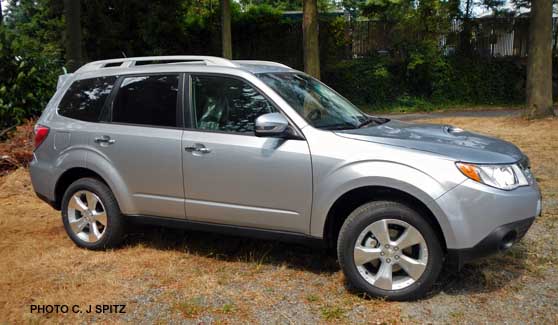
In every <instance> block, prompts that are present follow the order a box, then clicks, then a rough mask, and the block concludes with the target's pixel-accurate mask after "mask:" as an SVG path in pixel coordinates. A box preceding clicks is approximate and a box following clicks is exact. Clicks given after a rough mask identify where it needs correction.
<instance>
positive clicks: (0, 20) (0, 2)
mask: <svg viewBox="0 0 558 325" xmlns="http://www.w3.org/2000/svg"><path fill="white" fill-rule="evenodd" d="M3 22H4V15H3V14H2V1H0V25H2V23H3Z"/></svg>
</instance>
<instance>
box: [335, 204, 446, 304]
mask: <svg viewBox="0 0 558 325" xmlns="http://www.w3.org/2000/svg"><path fill="white" fill-rule="evenodd" d="M337 252H338V258H339V262H340V264H341V267H342V269H343V272H344V273H345V276H346V277H347V279H348V281H349V282H350V283H351V284H352V285H354V286H355V287H356V288H357V289H359V290H361V291H364V292H366V293H367V294H369V295H371V296H374V297H383V298H387V299H391V300H407V299H416V298H419V297H421V296H423V295H425V294H426V293H427V292H428V290H430V288H431V287H432V285H433V284H434V281H435V280H436V278H437V277H438V275H439V273H440V271H441V268H442V263H443V255H442V248H441V246H440V242H439V240H438V237H437V236H436V233H435V232H434V230H433V229H432V227H431V226H430V224H429V223H428V222H427V221H426V220H425V219H424V218H423V217H421V215H420V214H419V213H417V212H416V211H415V210H413V209H411V208H409V207H407V206H406V205H404V204H401V203H398V202H391V201H376V202H370V203H367V204H364V205H363V206H361V207H359V208H357V209H356V210H355V211H353V212H352V213H351V214H350V215H349V217H348V218H347V220H345V222H344V224H343V226H342V228H341V231H340V233H339V240H338V246H337Z"/></svg>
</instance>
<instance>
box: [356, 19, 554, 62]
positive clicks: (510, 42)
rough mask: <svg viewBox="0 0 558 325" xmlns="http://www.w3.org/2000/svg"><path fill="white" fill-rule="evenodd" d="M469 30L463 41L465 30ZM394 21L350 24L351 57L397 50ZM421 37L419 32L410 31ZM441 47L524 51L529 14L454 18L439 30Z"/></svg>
mask: <svg viewBox="0 0 558 325" xmlns="http://www.w3.org/2000/svg"><path fill="white" fill-rule="evenodd" d="M465 27H468V29H469V31H470V33H469V35H470V36H469V38H468V41H464V37H465V30H466V28H465ZM557 28H558V18H553V40H552V43H553V45H552V48H553V49H554V51H555V54H558V53H556V42H557V37H556V35H557V34H556V29H557ZM397 33H401V31H397V30H396V29H395V24H393V23H390V22H386V21H379V20H359V21H354V22H352V24H351V43H352V47H351V54H352V57H354V58H357V57H367V56H371V55H375V54H378V53H380V54H381V53H392V54H393V53H394V52H396V51H397V44H396V43H397V40H399V39H401V38H400V37H399V35H398V34H397ZM412 36H413V37H420V35H412ZM438 39H439V44H440V47H441V48H442V49H443V50H444V51H445V53H447V54H451V53H455V52H456V51H459V50H460V49H463V47H465V46H466V47H468V50H469V51H470V53H473V54H476V55H479V56H482V57H503V56H516V57H524V56H526V55H527V49H528V40H529V18H525V17H520V18H494V17H490V18H475V19H470V20H468V21H464V20H463V19H454V20H453V21H452V22H451V24H450V28H449V30H448V31H447V32H446V33H444V34H440V35H439V37H438Z"/></svg>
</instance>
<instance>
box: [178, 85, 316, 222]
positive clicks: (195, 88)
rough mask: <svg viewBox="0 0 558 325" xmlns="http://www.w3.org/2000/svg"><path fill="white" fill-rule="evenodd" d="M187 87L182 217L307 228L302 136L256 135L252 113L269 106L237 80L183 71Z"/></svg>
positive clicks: (308, 185)
mask: <svg viewBox="0 0 558 325" xmlns="http://www.w3.org/2000/svg"><path fill="white" fill-rule="evenodd" d="M190 89H191V105H190V107H191V110H192V113H193V114H191V116H192V118H191V120H192V121H191V123H192V125H191V129H188V130H186V131H185V132H184V134H183V137H182V146H183V150H182V152H183V170H184V182H185V183H184V188H185V192H186V203H185V204H186V215H187V218H188V219H189V220H194V221H203V222H211V223H219V224H227V225H236V226H246V227H255V228H263V229H272V230H282V231H291V232H299V233H306V232H308V229H309V225H310V208H311V204H312V170H311V161H310V152H309V149H308V144H307V142H306V141H305V140H285V139H279V138H259V137H256V136H255V135H254V121H255V119H256V118H257V117H258V116H259V115H261V114H265V113H269V112H274V111H276V108H275V107H274V105H272V103H271V102H270V101H269V100H268V99H267V98H266V97H264V96H262V95H261V93H260V92H259V91H258V90H257V89H255V88H254V87H253V86H251V85H250V84H248V83H247V82H245V81H243V80H240V79H237V78H233V77H223V76H217V75H199V76H191V88H190Z"/></svg>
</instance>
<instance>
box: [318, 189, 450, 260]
mask: <svg viewBox="0 0 558 325" xmlns="http://www.w3.org/2000/svg"><path fill="white" fill-rule="evenodd" d="M380 200H389V201H395V202H398V203H401V204H404V205H406V206H408V207H410V208H412V209H415V210H417V211H418V212H419V214H420V215H421V216H424V218H425V219H426V221H427V222H428V223H429V224H430V225H431V226H432V228H433V229H434V231H435V232H436V234H437V236H438V239H439V240H440V243H441V245H442V248H443V249H444V251H446V249H447V245H446V233H445V232H444V231H443V228H442V225H441V224H440V221H439V220H438V218H437V217H436V214H435V213H434V212H433V209H431V207H432V205H431V204H426V203H425V202H423V200H422V199H419V198H417V196H416V195H413V194H410V193H408V192H407V191H404V190H401V189H398V188H395V187H390V186H382V185H369V186H360V187H357V188H353V189H351V190H349V191H347V192H345V193H343V194H342V195H340V196H339V197H338V198H337V199H336V200H335V201H334V203H333V204H332V205H331V207H330V208H329V210H328V212H327V216H326V218H325V222H324V226H323V235H322V236H323V239H324V240H325V241H326V244H327V245H328V247H330V248H336V247H337V239H338V236H339V231H340V230H341V226H342V225H343V223H344V221H345V220H346V219H347V217H348V216H349V214H350V213H351V212H352V211H354V210H355V209H356V208H357V207H359V206H361V205H363V204H365V203H367V202H371V201H380ZM429 205H430V206H429Z"/></svg>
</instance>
